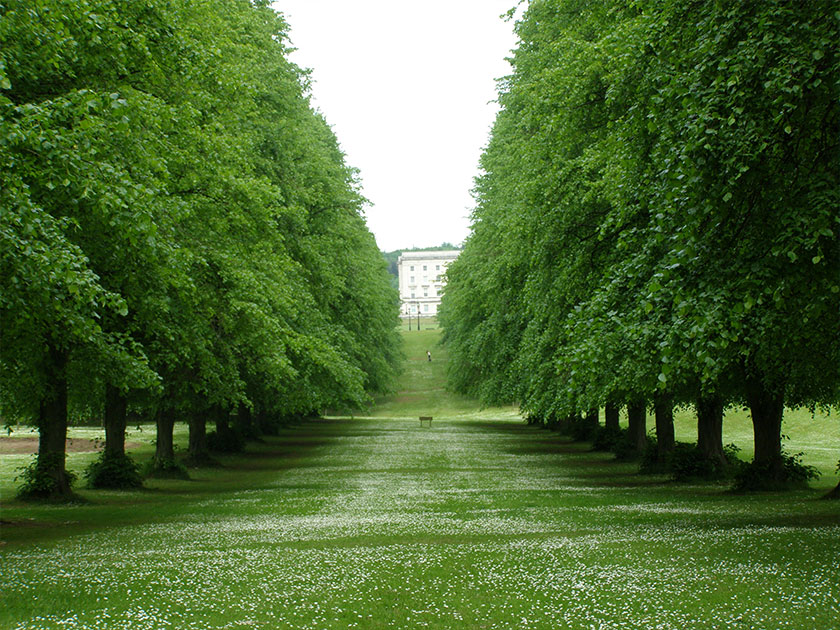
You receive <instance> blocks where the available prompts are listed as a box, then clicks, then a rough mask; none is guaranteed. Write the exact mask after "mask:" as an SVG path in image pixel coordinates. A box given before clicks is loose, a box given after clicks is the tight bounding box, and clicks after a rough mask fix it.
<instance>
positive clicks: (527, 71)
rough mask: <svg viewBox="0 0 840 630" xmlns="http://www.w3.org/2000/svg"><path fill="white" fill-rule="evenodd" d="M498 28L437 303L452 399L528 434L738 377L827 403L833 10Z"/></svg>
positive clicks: (543, 6)
mask: <svg viewBox="0 0 840 630" xmlns="http://www.w3.org/2000/svg"><path fill="white" fill-rule="evenodd" d="M517 33H518V35H519V38H520V43H519V46H518V47H517V49H516V50H515V52H514V54H513V57H512V72H511V75H510V76H509V77H506V78H505V79H504V80H503V81H502V82H500V86H499V91H500V95H499V101H500V103H501V106H502V108H501V111H500V112H499V114H498V116H497V119H496V122H495V125H494V128H493V132H492V137H491V139H490V142H489V144H488V146H487V149H486V150H485V152H484V154H483V156H482V158H481V165H482V168H483V171H484V172H483V174H482V175H481V176H480V177H479V178H478V179H477V180H476V186H475V195H476V200H477V206H476V209H475V211H474V213H473V217H472V222H473V223H472V232H471V234H470V236H469V238H468V239H467V241H466V245H465V248H464V251H463V253H462V254H461V256H460V257H459V259H458V261H456V263H455V264H453V265H452V266H451V267H450V269H449V282H448V285H447V292H446V295H445V296H444V300H443V305H442V307H441V314H440V321H441V324H442V326H443V327H444V339H445V343H446V344H447V346H448V348H449V351H450V356H451V357H452V364H451V366H450V368H451V381H450V382H451V386H452V387H453V388H454V389H455V390H456V391H459V392H463V393H469V394H471V395H476V396H479V397H481V399H482V400H483V401H484V402H493V401H512V402H517V403H519V405H520V407H521V408H522V410H523V411H524V412H525V413H526V414H528V415H534V416H537V417H542V418H563V417H567V416H570V415H573V414H577V413H580V412H581V410H585V409H589V408H592V407H596V406H603V405H604V404H605V403H606V402H607V401H611V402H619V403H626V402H627V401H628V400H647V401H650V400H652V399H653V398H654V396H655V395H662V394H667V395H668V396H669V397H671V398H672V399H673V400H674V402H675V403H676V404H693V403H694V402H695V400H696V398H697V396H698V395H700V394H701V393H704V394H714V395H715V396H718V397H720V398H721V399H723V400H724V401H725V402H727V403H729V402H737V403H745V402H747V399H748V393H749V392H748V391H747V387H746V383H747V382H752V383H756V384H757V388H758V389H757V390H756V391H758V390H760V391H762V392H764V393H765V394H767V399H768V400H770V399H773V396H774V395H777V394H781V395H782V398H783V399H784V402H785V403H787V404H788V405H789V406H796V405H800V404H813V403H823V404H832V403H837V400H838V399H837V396H838V392H840V386H838V384H840V336H838V335H837V331H836V326H835V325H834V322H836V313H837V312H840V284H838V281H837V273H836V270H837V269H838V268H840V246H838V240H837V238H836V234H837V230H838V229H840V214H838V208H840V162H838V160H836V159H835V156H836V155H837V153H838V151H840V101H838V99H837V98H836V94H837V76H840V56H838V55H837V50H838V46H837V43H838V41H837V28H836V18H835V16H834V10H833V8H832V7H831V4H830V3H828V2H816V3H809V4H807V5H804V4H784V3H782V4H779V3H740V4H737V5H731V6H730V5H725V4H721V3H683V2H672V1H668V0H665V1H662V2H643V3H632V4H630V5H621V6H618V5H616V4H615V3H613V2H607V1H597V2H581V1H579V0H544V1H541V2H533V3H530V5H529V6H528V8H527V11H525V13H524V14H523V16H522V18H521V19H520V20H519V22H518V23H517ZM830 322H831V323H830ZM815 347H818V348H820V352H817V353H815V352H814V351H813V349H814V348H815ZM759 398H760V397H755V396H753V399H754V400H758V399H759ZM775 399H778V396H776V398H775ZM757 426H759V427H760V428H759V429H758V430H759V431H762V430H768V429H764V428H762V427H764V426H765V425H764V424H762V423H758V425H757ZM771 430H772V429H771ZM774 437H775V439H776V440H778V435H776V436H774ZM761 442H762V443H767V440H761Z"/></svg>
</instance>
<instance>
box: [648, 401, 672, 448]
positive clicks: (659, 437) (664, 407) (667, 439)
mask: <svg viewBox="0 0 840 630" xmlns="http://www.w3.org/2000/svg"><path fill="white" fill-rule="evenodd" d="M653 412H654V416H655V418H656V461H657V462H659V463H660V464H662V463H665V462H667V461H668V459H669V458H670V456H671V453H673V452H674V444H675V441H674V401H673V399H672V398H671V397H670V396H668V395H667V394H657V395H656V396H655V397H654V402H653Z"/></svg>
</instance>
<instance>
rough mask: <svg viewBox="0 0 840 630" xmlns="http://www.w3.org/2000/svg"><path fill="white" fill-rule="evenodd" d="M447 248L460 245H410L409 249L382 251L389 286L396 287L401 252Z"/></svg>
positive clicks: (455, 247)
mask: <svg viewBox="0 0 840 630" xmlns="http://www.w3.org/2000/svg"><path fill="white" fill-rule="evenodd" d="M447 249H458V250H460V249H461V247H458V246H457V245H453V244H452V243H443V244H441V245H438V246H437V247H412V248H409V249H397V250H394V251H393V252H382V255H383V256H384V257H385V262H387V263H388V273H390V274H391V286H393V287H394V288H395V289H396V288H398V286H399V285H398V275H397V260H399V257H400V256H401V255H402V254H403V252H428V251H435V252H436V251H443V250H447Z"/></svg>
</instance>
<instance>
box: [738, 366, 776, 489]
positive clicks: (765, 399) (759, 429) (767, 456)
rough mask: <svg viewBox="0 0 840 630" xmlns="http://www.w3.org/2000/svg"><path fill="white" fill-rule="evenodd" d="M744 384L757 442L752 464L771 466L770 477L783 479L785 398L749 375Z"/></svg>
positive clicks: (759, 379)
mask: <svg viewBox="0 0 840 630" xmlns="http://www.w3.org/2000/svg"><path fill="white" fill-rule="evenodd" d="M745 384H746V394H747V403H748V404H749V406H750V415H751V416H752V423H753V435H754V441H755V456H754V458H753V463H755V464H759V465H766V466H769V468H770V471H771V474H773V475H774V476H778V477H779V479H781V475H782V472H783V466H782V416H783V415H784V409H785V402H784V394H783V392H782V390H781V388H778V389H775V390H774V389H772V388H770V387H768V386H767V385H766V383H764V381H762V380H761V378H758V377H756V376H754V375H748V376H747V378H746V383H745Z"/></svg>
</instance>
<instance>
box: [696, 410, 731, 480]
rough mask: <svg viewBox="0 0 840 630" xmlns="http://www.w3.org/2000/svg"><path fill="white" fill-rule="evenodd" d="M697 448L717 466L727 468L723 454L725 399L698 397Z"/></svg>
mask: <svg viewBox="0 0 840 630" xmlns="http://www.w3.org/2000/svg"><path fill="white" fill-rule="evenodd" d="M696 407H697V448H698V449H700V452H701V453H702V454H703V457H705V458H706V459H708V460H710V461H711V462H713V463H714V464H715V465H716V466H720V467H722V468H723V467H726V466H727V464H728V462H727V461H726V455H724V452H723V399H722V398H721V397H720V396H718V395H716V394H711V395H705V396H704V395H702V394H701V395H700V396H698V397H697V402H696Z"/></svg>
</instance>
